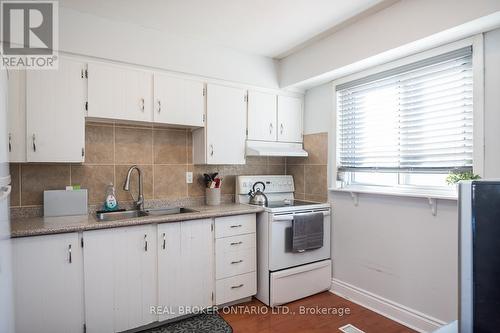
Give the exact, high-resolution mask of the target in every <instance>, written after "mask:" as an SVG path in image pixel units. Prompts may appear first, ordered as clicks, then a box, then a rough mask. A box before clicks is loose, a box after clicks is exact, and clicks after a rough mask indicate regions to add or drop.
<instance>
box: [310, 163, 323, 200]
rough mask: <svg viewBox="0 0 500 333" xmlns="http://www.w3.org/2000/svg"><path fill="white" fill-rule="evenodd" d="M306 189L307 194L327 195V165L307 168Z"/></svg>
mask: <svg viewBox="0 0 500 333" xmlns="http://www.w3.org/2000/svg"><path fill="white" fill-rule="evenodd" d="M305 189H306V190H305V193H306V194H315V195H326V193H327V179H326V165H306V166H305Z"/></svg>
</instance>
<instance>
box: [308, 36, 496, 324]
mask: <svg viewBox="0 0 500 333" xmlns="http://www.w3.org/2000/svg"><path fill="white" fill-rule="evenodd" d="M484 43H485V121H486V124H485V144H486V147H485V148H486V149H485V176H486V177H500V154H499V151H500V131H499V129H500V94H499V93H498V87H500V29H497V30H494V31H491V32H488V33H486V34H485V39H484ZM332 97H333V89H332V86H331V83H328V84H324V85H321V86H318V87H315V88H313V89H310V90H308V91H307V92H306V97H305V98H306V107H305V126H306V132H309V133H315V132H322V131H325V126H326V124H327V123H330V121H329V119H330V118H331V116H332V110H333V106H332V105H331V101H332ZM331 134H332V132H331ZM330 136H332V135H330ZM329 153H330V154H331V153H332V152H331V151H330V152H329ZM330 199H331V201H332V205H333V212H334V214H333V231H332V239H333V248H332V258H333V267H334V268H333V277H334V278H335V279H339V280H341V281H343V282H345V283H348V284H351V285H353V286H355V287H357V288H361V289H363V290H365V291H367V292H370V293H373V294H375V295H378V296H380V297H382V298H385V299H387V300H389V301H392V302H395V303H398V304H400V305H402V306H404V307H408V308H410V309H412V310H415V311H418V312H421V313H423V314H425V315H427V316H429V317H433V318H436V319H438V320H441V321H444V322H447V321H451V320H453V319H455V318H457V306H458V305H457V290H458V289H457V288H458V287H457V286H458V283H457V278H458V275H457V274H458V273H457V262H458V252H457V250H458V238H457V233H458V229H457V225H458V224H457V221H458V214H457V203H456V202H455V201H449V200H438V211H437V216H432V214H431V211H430V208H429V204H428V202H427V200H426V199H422V198H404V197H392V196H380V195H368V194H365V195H360V197H359V206H357V207H356V206H354V205H353V202H352V199H351V197H350V195H349V194H348V193H338V192H336V193H330Z"/></svg>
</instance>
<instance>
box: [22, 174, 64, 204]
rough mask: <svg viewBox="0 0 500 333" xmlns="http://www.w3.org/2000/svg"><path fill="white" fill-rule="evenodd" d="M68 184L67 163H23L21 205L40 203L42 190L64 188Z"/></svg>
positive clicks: (41, 201) (41, 202)
mask: <svg viewBox="0 0 500 333" xmlns="http://www.w3.org/2000/svg"><path fill="white" fill-rule="evenodd" d="M69 184H70V166H69V165H68V164H23V165H22V166H21V205H23V206H29V205H42V204H43V191H44V190H57V189H64V188H66V185H69Z"/></svg>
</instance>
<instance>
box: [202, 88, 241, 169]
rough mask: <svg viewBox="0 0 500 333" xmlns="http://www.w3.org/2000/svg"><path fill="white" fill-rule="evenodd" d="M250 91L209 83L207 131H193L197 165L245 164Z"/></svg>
mask: <svg viewBox="0 0 500 333" xmlns="http://www.w3.org/2000/svg"><path fill="white" fill-rule="evenodd" d="M245 96H246V90H244V89H240V88H233V87H226V86H220V85H216V84H207V123H206V126H205V130H203V129H199V130H196V131H194V132H193V161H194V162H195V164H204V163H206V164H245V139H246V127H247V126H246V97H245Z"/></svg>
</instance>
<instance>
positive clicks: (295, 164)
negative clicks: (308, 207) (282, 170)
mask: <svg viewBox="0 0 500 333" xmlns="http://www.w3.org/2000/svg"><path fill="white" fill-rule="evenodd" d="M304 149H305V150H306V151H307V152H308V153H309V156H307V157H288V158H287V159H286V172H287V174H288V175H292V176H293V179H294V182H295V198H297V199H302V200H311V201H319V202H326V201H327V200H328V189H327V183H328V178H327V163H328V133H325V132H323V133H314V134H307V135H304Z"/></svg>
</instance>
